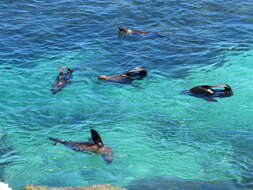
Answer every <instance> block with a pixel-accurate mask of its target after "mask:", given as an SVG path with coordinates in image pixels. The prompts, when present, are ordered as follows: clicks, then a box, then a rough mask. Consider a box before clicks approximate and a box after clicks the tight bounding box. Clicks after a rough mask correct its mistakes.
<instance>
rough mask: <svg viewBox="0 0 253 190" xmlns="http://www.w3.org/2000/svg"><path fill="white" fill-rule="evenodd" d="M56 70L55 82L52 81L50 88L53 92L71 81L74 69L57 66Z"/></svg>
mask: <svg viewBox="0 0 253 190" xmlns="http://www.w3.org/2000/svg"><path fill="white" fill-rule="evenodd" d="M65 69H66V72H65ZM58 71H59V73H58V76H57V77H56V79H55V82H54V83H53V85H52V88H51V92H52V93H53V94H56V93H58V92H60V91H61V90H62V88H64V87H65V86H66V85H68V84H70V83H71V81H72V78H73V76H72V73H73V71H74V70H73V69H71V68H70V67H59V68H58Z"/></svg>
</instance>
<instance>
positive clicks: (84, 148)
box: [48, 129, 113, 163]
mask: <svg viewBox="0 0 253 190" xmlns="http://www.w3.org/2000/svg"><path fill="white" fill-rule="evenodd" d="M90 132H91V139H89V141H88V142H74V141H66V140H61V139H57V138H54V137H49V138H48V139H49V140H51V141H54V142H55V145H56V144H57V143H60V144H63V145H65V146H67V147H68V148H71V149H72V150H74V151H77V152H93V153H96V154H99V155H101V156H102V158H103V159H104V160H105V161H106V162H108V163H111V162H112V161H113V153H112V149H111V148H110V147H109V146H107V145H106V144H104V143H103V141H102V139H101V137H100V135H99V134H98V132H97V131H95V130H94V129H91V130H90Z"/></svg>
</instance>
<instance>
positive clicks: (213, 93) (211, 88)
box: [183, 84, 233, 102]
mask: <svg viewBox="0 0 253 190" xmlns="http://www.w3.org/2000/svg"><path fill="white" fill-rule="evenodd" d="M217 88H218V89H217ZM219 88H223V89H219ZM183 93H185V94H188V95H190V96H195V97H199V98H203V99H204V100H206V101H210V102H217V100H216V99H214V98H216V97H219V98H224V97H230V96H232V95H233V91H232V88H231V87H230V86H229V85H228V84H217V85H200V86H195V87H193V88H191V89H189V90H188V91H184V92H183Z"/></svg>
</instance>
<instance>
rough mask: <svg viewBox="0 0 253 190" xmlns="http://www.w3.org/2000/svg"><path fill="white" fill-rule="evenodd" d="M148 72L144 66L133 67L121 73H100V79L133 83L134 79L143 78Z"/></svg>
mask: <svg viewBox="0 0 253 190" xmlns="http://www.w3.org/2000/svg"><path fill="white" fill-rule="evenodd" d="M147 73H148V72H147V70H146V69H145V68H144V67H135V68H134V69H131V70H129V71H127V72H124V73H122V74H119V75H113V76H106V75H100V76H98V79H100V80H106V81H110V82H116V83H122V84H131V83H132V82H133V81H134V80H142V79H143V78H144V77H146V76H147Z"/></svg>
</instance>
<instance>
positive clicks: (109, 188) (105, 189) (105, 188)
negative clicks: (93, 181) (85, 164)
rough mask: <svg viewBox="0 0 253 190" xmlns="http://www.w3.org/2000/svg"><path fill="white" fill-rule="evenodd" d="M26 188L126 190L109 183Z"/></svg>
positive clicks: (39, 189) (28, 189)
mask: <svg viewBox="0 0 253 190" xmlns="http://www.w3.org/2000/svg"><path fill="white" fill-rule="evenodd" d="M24 190H126V189H123V188H120V187H116V186H113V185H109V184H102V185H92V186H78V187H47V186H37V185H26V186H25V187H24Z"/></svg>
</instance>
